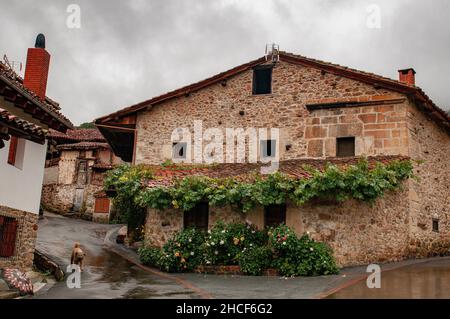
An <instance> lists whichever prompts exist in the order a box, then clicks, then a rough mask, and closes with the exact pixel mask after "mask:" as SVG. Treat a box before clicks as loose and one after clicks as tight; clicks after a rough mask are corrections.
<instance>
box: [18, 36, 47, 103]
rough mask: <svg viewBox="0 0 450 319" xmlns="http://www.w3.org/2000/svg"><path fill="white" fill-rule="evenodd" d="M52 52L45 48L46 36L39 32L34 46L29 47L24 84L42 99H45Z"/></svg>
mask: <svg viewBox="0 0 450 319" xmlns="http://www.w3.org/2000/svg"><path fill="white" fill-rule="evenodd" d="M49 66H50V54H49V53H48V52H47V51H46V50H45V37H44V35H43V34H42V33H39V34H38V36H37V37H36V43H35V45H34V48H29V49H28V53H27V65H26V67H25V77H24V79H23V85H24V86H25V87H27V88H28V89H30V90H31V91H33V92H34V93H35V94H36V95H37V96H39V97H40V98H41V99H45V91H46V89H47V77H48V70H49Z"/></svg>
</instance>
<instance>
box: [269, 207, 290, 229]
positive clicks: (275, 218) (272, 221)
mask: <svg viewBox="0 0 450 319" xmlns="http://www.w3.org/2000/svg"><path fill="white" fill-rule="evenodd" d="M280 224H286V205H269V206H266V207H264V226H265V227H277V226H279V225H280Z"/></svg>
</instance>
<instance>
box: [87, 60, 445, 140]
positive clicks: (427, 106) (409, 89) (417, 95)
mask: <svg viewBox="0 0 450 319" xmlns="http://www.w3.org/2000/svg"><path fill="white" fill-rule="evenodd" d="M279 56H280V61H285V62H290V63H293V64H299V65H304V66H309V67H313V68H316V69H320V70H323V71H325V72H329V73H331V74H336V75H340V76H343V77H347V78H351V79H355V80H357V81H361V82H365V83H369V84H373V85H378V86H383V87H385V88H387V89H390V90H393V91H395V92H400V93H404V94H407V95H409V96H411V97H413V98H414V100H415V101H417V102H420V103H422V104H423V108H424V109H423V110H424V111H426V112H427V113H429V115H430V117H431V118H432V119H433V120H434V121H435V122H437V123H438V124H439V125H443V126H445V127H446V128H447V129H448V131H449V132H450V116H449V115H448V114H447V113H446V112H445V111H444V110H442V109H441V108H439V107H438V106H437V105H436V104H434V102H433V101H432V100H431V99H430V98H429V97H428V95H427V94H426V93H425V92H424V91H423V90H422V89H421V88H419V87H418V86H415V85H409V84H406V83H403V82H400V81H397V80H393V79H390V78H387V77H383V76H380V75H376V74H374V73H369V72H364V71H360V70H356V69H353V68H349V67H345V66H341V65H339V64H334V63H330V62H325V61H321V60H316V59H311V58H307V57H304V56H301V55H297V54H292V53H288V52H283V51H280V52H279ZM265 62H266V59H265V57H261V58H259V59H256V60H253V61H250V62H248V63H245V64H242V65H239V66H237V67H234V68H232V69H230V70H228V71H225V72H222V73H219V74H216V75H214V76H212V77H209V78H207V79H204V80H202V81H199V82H196V83H193V84H190V85H187V86H184V87H182V88H179V89H176V90H173V91H170V92H167V93H164V94H162V95H159V96H156V97H154V98H151V99H149V100H146V101H143V102H140V103H138V104H135V105H132V106H129V107H126V108H123V109H120V110H118V111H116V112H114V113H111V114H109V115H105V116H102V117H100V118H98V119H96V120H95V123H96V124H101V123H104V122H108V121H109V120H110V119H114V118H120V117H121V116H126V115H129V114H133V113H136V112H138V111H140V110H144V109H148V107H151V106H153V105H155V104H158V103H161V102H164V101H166V100H169V99H172V98H176V97H180V96H185V95H186V94H189V93H191V92H195V91H198V90H200V89H202V88H204V87H207V86H209V85H212V84H214V83H219V82H221V81H224V80H225V81H226V80H227V79H228V78H229V77H231V76H234V75H236V74H239V73H241V72H243V71H246V70H248V69H251V68H252V67H255V66H257V65H259V64H262V63H265Z"/></svg>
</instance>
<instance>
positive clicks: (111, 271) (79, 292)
mask: <svg viewBox="0 0 450 319" xmlns="http://www.w3.org/2000/svg"><path fill="white" fill-rule="evenodd" d="M112 227H114V226H111V225H100V224H94V223H88V222H85V221H79V220H73V219H72V220H67V219H65V218H61V217H52V216H49V217H47V221H46V222H45V223H42V225H40V229H39V233H38V244H37V247H38V249H40V250H41V251H43V252H44V253H46V254H47V255H50V256H52V257H54V258H55V259H57V260H58V263H60V265H64V267H66V266H67V264H68V261H69V260H68V256H70V252H71V247H72V245H73V243H74V242H75V241H78V242H80V243H81V244H82V248H83V249H84V250H85V252H86V259H85V269H84V272H83V273H82V274H81V288H79V289H77V288H72V289H69V288H68V287H67V285H66V283H65V282H59V283H57V284H55V285H54V286H52V287H48V288H45V289H43V290H42V291H40V292H39V293H38V294H37V295H36V296H35V298H75V299H78V298H141V299H142V298H169V297H170V298H196V296H195V294H194V293H193V292H192V291H191V290H188V289H186V288H184V287H182V286H180V285H179V284H177V283H176V282H174V281H171V280H169V279H167V278H162V277H159V276H157V275H153V274H149V273H148V272H146V271H144V270H142V269H141V268H138V267H136V266H135V265H134V264H132V263H130V262H128V261H127V260H125V259H123V258H122V257H120V256H119V255H116V254H115V253H113V252H110V251H108V250H105V249H104V248H103V247H102V244H103V238H104V236H105V234H106V232H107V231H108V230H110V229H112Z"/></svg>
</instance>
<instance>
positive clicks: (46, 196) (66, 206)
mask: <svg viewBox="0 0 450 319" xmlns="http://www.w3.org/2000/svg"><path fill="white" fill-rule="evenodd" d="M79 187H80V186H77V185H76V184H69V185H64V184H49V185H44V186H43V187H42V197H41V203H42V204H43V206H44V208H45V209H48V210H50V211H53V212H55V213H58V214H64V213H69V212H71V211H72V209H73V203H74V198H75V191H76V189H77V188H79ZM102 189H103V186H101V185H92V184H88V185H85V186H84V202H83V205H82V209H81V213H84V214H88V215H91V214H92V213H93V212H94V207H95V198H94V194H95V193H96V192H98V191H101V190H102Z"/></svg>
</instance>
